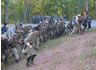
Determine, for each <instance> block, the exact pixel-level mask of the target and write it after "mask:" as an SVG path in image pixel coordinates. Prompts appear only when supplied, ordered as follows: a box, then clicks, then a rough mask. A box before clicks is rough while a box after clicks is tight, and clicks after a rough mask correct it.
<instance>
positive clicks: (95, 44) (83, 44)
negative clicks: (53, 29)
mask: <svg viewBox="0 0 96 70" xmlns="http://www.w3.org/2000/svg"><path fill="white" fill-rule="evenodd" d="M92 49H93V50H95V51H96V32H95V31H94V32H86V33H84V34H82V35H76V36H73V37H71V38H70V39H69V40H67V41H66V42H64V43H62V44H60V46H57V48H54V49H45V50H44V51H43V52H41V53H40V54H38V56H37V57H36V59H35V61H34V62H35V65H34V66H32V67H26V66H25V63H26V61H25V59H24V60H22V61H21V62H20V63H18V64H14V65H11V66H10V67H8V68H7V69H5V70H83V69H81V68H82V67H80V65H79V64H78V62H79V57H80V56H81V55H82V54H83V53H85V52H88V51H90V50H92ZM95 63H96V60H95ZM95 66H96V65H95ZM85 70H88V69H85ZM89 70H96V69H89Z"/></svg>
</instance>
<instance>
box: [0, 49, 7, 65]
mask: <svg viewBox="0 0 96 70" xmlns="http://www.w3.org/2000/svg"><path fill="white" fill-rule="evenodd" d="M1 60H2V62H4V64H7V63H8V49H6V50H4V53H2V58H1Z"/></svg>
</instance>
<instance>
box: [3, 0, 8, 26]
mask: <svg viewBox="0 0 96 70" xmlns="http://www.w3.org/2000/svg"><path fill="white" fill-rule="evenodd" d="M4 4H5V10H4V23H6V24H8V0H4Z"/></svg>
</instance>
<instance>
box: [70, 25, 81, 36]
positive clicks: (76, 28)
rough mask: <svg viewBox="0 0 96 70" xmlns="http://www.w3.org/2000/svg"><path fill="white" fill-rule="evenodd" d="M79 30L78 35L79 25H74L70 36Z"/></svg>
mask: <svg viewBox="0 0 96 70" xmlns="http://www.w3.org/2000/svg"><path fill="white" fill-rule="evenodd" d="M78 29H79V33H81V25H80V24H76V25H75V26H74V27H73V30H72V32H71V35H72V34H73V33H76V31H77V30H78Z"/></svg>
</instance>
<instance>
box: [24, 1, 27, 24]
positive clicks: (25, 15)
mask: <svg viewBox="0 0 96 70" xmlns="http://www.w3.org/2000/svg"><path fill="white" fill-rule="evenodd" d="M26 17H27V0H25V8H24V24H25V23H26V20H27V19H26Z"/></svg>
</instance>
